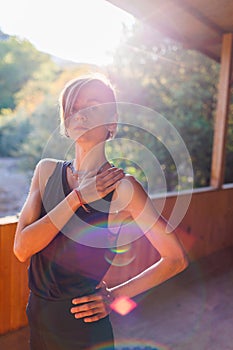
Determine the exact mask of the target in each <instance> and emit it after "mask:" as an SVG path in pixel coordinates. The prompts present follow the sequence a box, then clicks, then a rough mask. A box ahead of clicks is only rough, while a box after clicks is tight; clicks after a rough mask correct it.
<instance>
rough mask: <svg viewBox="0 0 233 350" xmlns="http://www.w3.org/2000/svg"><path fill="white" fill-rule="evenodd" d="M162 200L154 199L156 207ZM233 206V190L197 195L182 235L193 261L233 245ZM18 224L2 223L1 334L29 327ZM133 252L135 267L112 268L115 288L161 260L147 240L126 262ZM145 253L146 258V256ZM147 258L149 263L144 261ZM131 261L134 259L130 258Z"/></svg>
mask: <svg viewBox="0 0 233 350" xmlns="http://www.w3.org/2000/svg"><path fill="white" fill-rule="evenodd" d="M180 196H186V195H185V194H180ZM176 198H177V197H176V195H175V194H171V195H169V197H167V198H166V201H165V206H164V210H163V215H164V216H165V217H166V218H169V217H170V213H171V211H172V208H173V206H174V203H175V201H176ZM162 200H163V199H162V198H154V199H153V201H154V204H155V206H157V205H159V204H160V201H162ZM184 200H185V197H184ZM232 203H233V186H228V187H226V188H223V189H220V190H214V189H211V188H208V189H202V190H196V191H194V193H193V194H192V199H191V202H190V205H189V208H188V210H187V213H186V214H185V216H184V218H183V220H182V222H181V224H180V228H181V230H180V233H179V238H180V240H181V242H182V243H183V245H184V247H185V249H186V251H187V253H188V256H189V258H190V260H191V261H193V260H198V259H199V258H201V257H204V256H207V255H209V254H211V253H214V252H216V251H218V250H221V249H223V248H226V247H229V246H232V245H233V229H232V227H233V206H232ZM16 224H17V219H16V218H13V219H12V218H11V219H10V220H9V218H4V219H0V278H1V279H0V334H3V333H6V332H8V331H11V330H14V329H18V328H20V327H22V326H25V325H26V324H27V319H26V315H25V307H26V303H27V298H28V287H27V267H28V262H26V263H23V264H22V263H20V262H18V260H17V259H16V257H15V256H14V254H13V240H14V234H15V228H16ZM132 252H133V254H134V259H133V261H132V262H131V263H129V264H125V266H124V268H122V267H119V266H112V267H111V275H109V276H108V280H109V283H110V284H112V285H114V284H116V283H119V282H121V281H122V280H125V279H127V278H129V277H131V276H132V275H135V274H136V273H137V272H139V271H141V270H142V269H143V268H144V267H145V266H147V265H149V264H151V263H153V262H154V261H155V260H156V259H157V258H158V254H157V252H156V251H155V250H154V249H153V248H152V247H151V245H150V244H149V243H148V241H147V240H146V239H145V237H141V238H140V239H138V240H136V241H135V242H134V243H133V245H132V247H131V249H129V250H128V252H127V253H126V255H125V256H124V259H125V261H126V262H127V254H129V255H130V254H132ZM138 252H140V254H138ZM143 252H145V254H142V253H143ZM139 256H140V258H139ZM143 256H145V259H142V257H143ZM128 258H129V259H130V256H129V257H128Z"/></svg>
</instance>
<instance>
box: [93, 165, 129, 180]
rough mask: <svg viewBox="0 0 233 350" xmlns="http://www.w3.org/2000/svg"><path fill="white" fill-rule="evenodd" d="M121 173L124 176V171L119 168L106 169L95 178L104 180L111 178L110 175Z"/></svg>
mask: <svg viewBox="0 0 233 350" xmlns="http://www.w3.org/2000/svg"><path fill="white" fill-rule="evenodd" d="M118 172H120V173H122V174H124V170H123V169H121V168H115V167H114V168H108V169H107V170H105V171H103V172H102V173H100V174H98V175H97V178H98V177H100V178H104V177H106V176H111V175H112V174H115V173H118Z"/></svg>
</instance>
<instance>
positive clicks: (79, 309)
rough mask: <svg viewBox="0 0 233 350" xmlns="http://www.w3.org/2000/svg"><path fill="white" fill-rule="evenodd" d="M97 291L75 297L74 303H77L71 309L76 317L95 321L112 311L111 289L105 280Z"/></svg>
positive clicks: (86, 320)
mask: <svg viewBox="0 0 233 350" xmlns="http://www.w3.org/2000/svg"><path fill="white" fill-rule="evenodd" d="M96 290H97V291H96V293H94V294H91V295H87V296H83V297H79V298H74V299H73V300H72V303H73V304H74V305H75V306H74V307H72V308H71V309H70V312H71V313H72V314H74V317H75V318H82V319H83V321H84V322H94V321H98V320H100V319H101V318H104V317H106V316H107V315H108V314H109V313H110V311H111V308H110V306H109V305H110V303H111V302H112V298H111V296H110V290H109V289H108V288H107V285H106V283H105V282H104V281H103V282H101V283H100V284H99V285H98V286H97V287H96Z"/></svg>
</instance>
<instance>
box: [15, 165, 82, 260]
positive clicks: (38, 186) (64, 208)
mask: <svg viewBox="0 0 233 350" xmlns="http://www.w3.org/2000/svg"><path fill="white" fill-rule="evenodd" d="M55 165H56V164H53V169H54V168H55ZM48 168H51V161H49V160H46V161H42V162H40V163H39V164H38V165H37V167H36V169H35V172H34V175H33V178H32V182H31V187H30V191H29V194H28V197H27V200H26V202H25V204H24V206H23V209H22V211H21V214H20V217H19V222H18V225H17V229H16V234H15V241H14V253H15V255H16V257H17V258H18V259H19V260H20V261H22V262H24V261H26V260H27V259H28V258H29V257H31V256H32V255H33V254H35V253H37V252H38V251H40V250H42V249H43V248H45V247H46V246H47V245H48V244H49V243H50V242H51V241H52V240H53V238H54V237H55V236H56V235H57V234H58V232H59V230H60V229H61V228H62V227H63V226H64V224H65V223H66V222H67V221H68V220H69V219H70V218H71V216H72V215H73V213H74V211H75V210H76V209H77V208H78V207H79V205H80V203H79V200H78V198H77V196H76V194H75V193H74V192H71V193H70V194H69V195H68V196H67V197H66V198H65V199H64V200H63V201H62V202H60V203H59V204H58V205H57V206H56V207H55V208H54V209H53V210H51V211H50V212H49V214H47V215H45V216H44V217H42V218H41V219H39V215H40V211H41V204H42V195H43V191H44V187H45V184H46V181H45V179H46V175H45V174H46V173H48Z"/></svg>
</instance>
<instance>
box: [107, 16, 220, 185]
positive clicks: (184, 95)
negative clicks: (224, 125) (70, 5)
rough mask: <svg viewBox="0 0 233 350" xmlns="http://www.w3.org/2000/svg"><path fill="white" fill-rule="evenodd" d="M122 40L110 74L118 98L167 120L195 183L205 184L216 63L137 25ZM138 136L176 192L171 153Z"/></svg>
mask: <svg viewBox="0 0 233 350" xmlns="http://www.w3.org/2000/svg"><path fill="white" fill-rule="evenodd" d="M125 38H126V40H125V44H124V45H122V46H121V47H119V48H118V49H117V52H116V54H115V61H114V65H113V67H112V69H111V73H110V74H111V77H112V80H113V81H114V82H115V85H116V87H117V91H118V96H119V99H120V101H130V102H132V103H134V104H140V105H143V106H147V107H149V108H151V109H153V110H154V111H156V112H158V113H159V114H161V115H162V116H164V117H165V118H166V119H167V120H168V121H169V122H171V123H172V125H174V126H175V128H176V129H177V130H178V132H179V133H180V135H181V137H182V139H183V140H184V142H185V144H186V146H187V148H188V151H189V153H190V155H191V159H192V164H193V169H194V186H195V187H201V186H208V185H209V179H210V166H211V164H210V161H211V153H212V140H213V120H214V111H215V107H216V90H217V82H218V74H219V65H218V64H217V63H216V62H215V61H213V60H211V59H209V58H208V57H206V56H204V55H202V54H200V53H198V52H194V51H189V50H184V49H183V48H182V47H181V46H180V45H179V44H177V43H175V42H173V41H171V40H169V39H167V38H164V37H161V35H160V34H159V33H157V32H155V31H153V29H152V28H150V27H146V26H144V25H143V24H141V23H136V25H135V28H134V30H133V31H132V32H130V33H129V32H126V33H125ZM155 118H156V116H155ZM142 126H143V120H142ZM152 126H153V125H151V127H152ZM128 135H129V138H131V139H134V137H135V135H136V134H135V130H133V129H132V130H129V131H128ZM139 138H140V142H143V143H144V144H145V145H146V146H147V147H150V149H151V150H152V152H154V154H155V155H156V156H157V157H158V159H159V162H160V164H161V166H162V167H163V168H164V169H165V170H164V172H165V174H166V180H167V182H168V188H169V189H170V190H176V189H177V186H178V184H177V178H176V177H174V162H173V160H172V157H169V155H168V153H167V151H166V150H165V149H163V147H162V146H161V145H159V144H158V140H153V141H151V140H149V139H148V136H146V135H143V134H142V133H141V135H140V137H139ZM166 142H169V138H167V140H166ZM148 145H150V146H148ZM134 156H135V154H134ZM186 180H188V179H186ZM184 181H185V179H184Z"/></svg>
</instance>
